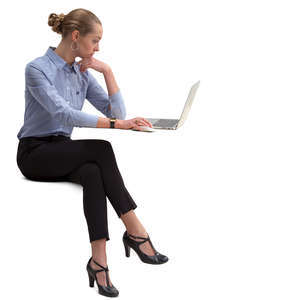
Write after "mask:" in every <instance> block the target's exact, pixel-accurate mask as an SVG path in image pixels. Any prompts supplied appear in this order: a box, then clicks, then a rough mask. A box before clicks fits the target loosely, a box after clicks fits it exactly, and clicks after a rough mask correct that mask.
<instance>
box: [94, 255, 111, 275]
mask: <svg viewBox="0 0 300 300" xmlns="http://www.w3.org/2000/svg"><path fill="white" fill-rule="evenodd" d="M92 260H93V262H94V263H95V264H96V265H97V266H99V267H101V268H102V269H104V271H105V272H107V271H109V270H108V266H107V267H106V268H105V267H103V266H101V265H100V264H99V263H97V262H96V261H95V260H94V259H93V258H92Z"/></svg>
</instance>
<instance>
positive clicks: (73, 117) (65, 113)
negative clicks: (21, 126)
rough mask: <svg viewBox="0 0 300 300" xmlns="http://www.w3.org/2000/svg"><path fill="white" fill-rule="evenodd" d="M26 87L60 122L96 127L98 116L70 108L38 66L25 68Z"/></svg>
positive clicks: (30, 65)
mask: <svg viewBox="0 0 300 300" xmlns="http://www.w3.org/2000/svg"><path fill="white" fill-rule="evenodd" d="M25 80H26V87H27V88H28V90H29V92H30V93H31V94H32V96H33V97H34V98H35V100H36V101H37V102H38V103H39V104H40V105H41V106H42V107H43V108H44V109H45V110H46V111H47V112H48V113H49V114H50V115H51V116H52V117H53V118H55V119H57V120H59V121H60V122H61V123H62V124H66V125H71V126H77V127H97V124H98V119H99V117H98V116H96V115H91V114H87V113H85V112H82V111H80V110H76V109H74V108H72V107H71V106H70V105H68V103H67V102H66V100H65V99H64V98H63V97H62V96H61V95H60V94H59V93H58V91H57V89H56V88H55V86H54V85H53V84H52V83H51V82H50V81H49V80H48V78H47V76H46V75H45V74H44V73H43V71H41V70H40V69H39V67H38V66H36V65H34V64H32V63H29V64H27V65H26V68H25Z"/></svg>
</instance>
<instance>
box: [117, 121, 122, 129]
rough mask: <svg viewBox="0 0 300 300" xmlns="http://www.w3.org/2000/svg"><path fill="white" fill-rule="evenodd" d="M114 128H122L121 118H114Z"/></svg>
mask: <svg viewBox="0 0 300 300" xmlns="http://www.w3.org/2000/svg"><path fill="white" fill-rule="evenodd" d="M115 128H117V129H122V128H123V120H120V119H116V121H115Z"/></svg>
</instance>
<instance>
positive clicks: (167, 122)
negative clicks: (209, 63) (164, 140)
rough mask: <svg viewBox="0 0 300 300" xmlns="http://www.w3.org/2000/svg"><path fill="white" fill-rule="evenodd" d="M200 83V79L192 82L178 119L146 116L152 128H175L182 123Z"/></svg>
mask: <svg viewBox="0 0 300 300" xmlns="http://www.w3.org/2000/svg"><path fill="white" fill-rule="evenodd" d="M199 84H200V80H198V81H197V82H196V83H194V84H193V85H192V87H191V89H190V92H189V95H188V98H187V100H186V102H185V105H184V108H183V111H182V113H181V116H180V118H179V119H153V118H146V119H147V120H148V121H149V122H150V123H151V124H152V127H153V128H154V129H173V130H175V129H177V128H179V127H180V126H182V125H183V123H184V122H185V120H186V119H187V115H188V113H189V111H190V109H191V106H192V103H193V100H194V98H195V95H196V92H197V90H198V87H199Z"/></svg>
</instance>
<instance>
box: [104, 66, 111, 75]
mask: <svg viewBox="0 0 300 300" xmlns="http://www.w3.org/2000/svg"><path fill="white" fill-rule="evenodd" d="M111 72H112V70H111V68H110V67H109V66H108V67H106V68H105V69H104V70H103V71H102V73H103V75H104V76H106V75H108V74H109V73H111Z"/></svg>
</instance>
